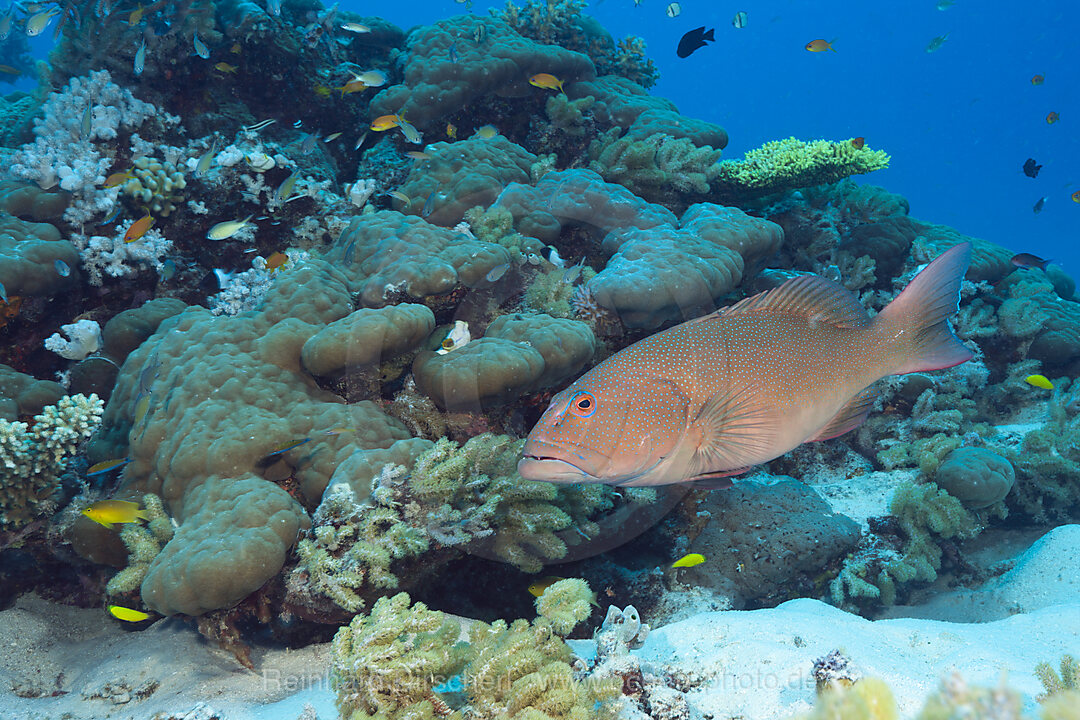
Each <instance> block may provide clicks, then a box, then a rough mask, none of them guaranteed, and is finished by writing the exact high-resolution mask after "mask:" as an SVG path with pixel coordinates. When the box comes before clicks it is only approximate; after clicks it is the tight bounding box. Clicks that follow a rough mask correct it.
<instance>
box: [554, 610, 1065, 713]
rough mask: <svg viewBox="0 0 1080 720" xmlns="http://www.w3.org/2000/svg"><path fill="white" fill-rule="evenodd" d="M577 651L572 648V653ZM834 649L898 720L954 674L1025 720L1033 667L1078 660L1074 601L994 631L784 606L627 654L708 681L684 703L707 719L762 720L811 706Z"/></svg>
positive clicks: (690, 630) (688, 625)
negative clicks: (1021, 700)
mask: <svg viewBox="0 0 1080 720" xmlns="http://www.w3.org/2000/svg"><path fill="white" fill-rule="evenodd" d="M578 642H581V641H572V643H571V644H573V645H575V649H579V647H578ZM580 649H581V650H582V651H584V652H588V650H587V648H586V647H581V648H580ZM834 649H841V650H842V651H843V652H844V653H845V654H847V655H848V656H849V657H850V658H851V659H852V661H853V664H854V666H855V667H856V668H857V669H858V670H859V671H861V673H862V674H863V675H864V676H876V677H880V678H882V679H883V680H885V682H886V683H888V685H889V687H890V688H891V689H892V691H893V693H894V695H895V696H896V700H897V703H898V705H899V706H900V710H901V714H902V715H903V716H905V717H912V716H914V715H915V713H916V712H917V711H918V709H919V708H921V706H922V704H923V702H924V701H925V699H926V697H927V696H928V695H930V694H931V693H932V692H933V691H934V690H936V689H937V687H938V685H939V683H940V681H941V679H942V677H943V676H946V675H948V674H949V673H951V672H954V671H956V672H959V673H960V674H961V675H962V676H963V677H964V678H965V680H967V681H968V683H969V684H973V685H980V684H981V685H988V686H996V685H997V684H998V683H999V682H1000V681H1001V680H1002V679H1003V678H1004V679H1005V680H1006V681H1007V683H1008V685H1009V686H1010V687H1011V688H1013V689H1015V690H1017V691H1019V692H1021V693H1023V694H1024V696H1025V703H1026V705H1027V706H1028V708H1027V709H1028V711H1029V712H1032V711H1033V710H1034V705H1035V702H1034V700H1033V698H1034V696H1035V695H1037V694H1038V693H1040V692H1042V686H1041V685H1040V684H1039V681H1038V679H1037V678H1036V677H1035V675H1034V673H1033V670H1034V667H1035V665H1036V664H1037V663H1039V662H1042V661H1051V662H1053V663H1055V664H1056V662H1057V660H1058V659H1059V658H1060V657H1061V656H1062V655H1063V654H1065V653H1071V654H1074V655H1076V654H1078V653H1080V602H1078V603H1077V604H1073V605H1060V606H1054V607H1048V608H1044V609H1042V610H1038V611H1036V612H1033V613H1031V614H1028V615H1016V616H1013V617H1010V618H1008V619H1006V620H999V621H996V622H993V623H983V624H959V623H947V622H939V621H933V620H917V619H908V618H903V619H894V620H878V621H870V620H866V619H864V618H861V617H859V616H857V615H852V614H849V613H846V612H844V611H842V610H839V609H838V608H835V607H833V606H831V605H827V604H825V603H823V602H820V601H817V600H809V599H802V600H792V601H789V602H786V603H784V604H783V605H780V606H779V607H776V608H771V609H767V610H751V611H737V610H731V611H726V612H718V613H709V614H702V615H697V616H695V617H693V618H690V619H688V620H684V621H682V622H678V623H675V624H673V625H668V626H665V627H662V628H660V629H658V630H656V631H654V632H653V633H652V634H651V635H649V638H648V640H647V641H646V643H645V646H644V647H643V648H642V649H641V650H638V651H636V653H635V654H636V655H638V656H639V657H640V658H641V659H642V660H643V664H644V665H650V666H651V667H652V669H653V670H654V671H661V672H662V671H663V670H668V669H674V670H682V671H686V672H689V673H703V674H705V675H706V676H712V677H711V679H709V680H708V681H707V682H706V683H705V684H704V685H702V686H701V687H699V688H697V689H695V690H692V691H691V692H689V693H688V694H687V696H686V699H687V700H688V702H689V704H690V706H691V708H692V709H694V710H696V711H697V712H698V713H701V714H702V715H704V716H705V717H709V714H711V716H712V717H714V718H731V717H741V718H747V720H765V719H773V718H785V717H789V716H790V715H792V714H795V713H799V712H805V711H807V710H809V709H810V708H811V707H812V703H813V700H814V694H815V689H814V680H813V678H812V676H811V670H812V667H813V663H814V660H816V659H817V658H820V657H823V656H824V655H826V654H827V653H829V652H830V651H831V650H834ZM646 669H647V668H646ZM694 716H695V717H700V715H696V714H695V715H694Z"/></svg>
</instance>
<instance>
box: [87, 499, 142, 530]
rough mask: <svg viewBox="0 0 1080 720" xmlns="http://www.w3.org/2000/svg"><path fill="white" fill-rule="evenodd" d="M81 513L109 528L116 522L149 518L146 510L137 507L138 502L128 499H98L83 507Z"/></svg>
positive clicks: (130, 521) (129, 521) (131, 521)
mask: <svg viewBox="0 0 1080 720" xmlns="http://www.w3.org/2000/svg"><path fill="white" fill-rule="evenodd" d="M82 514H83V515H85V516H86V517H88V518H90V519H91V520H93V521H94V522H96V523H98V524H100V525H104V526H105V527H107V528H109V529H110V530H112V527H113V525H115V524H117V523H133V522H138V521H139V520H149V519H150V518H149V516H148V515H147V514H146V510H143V509H141V508H140V507H139V503H137V502H131V501H130V500H98V501H97V502H96V503H94V504H93V505H89V506H87V507H85V508H83V511H82Z"/></svg>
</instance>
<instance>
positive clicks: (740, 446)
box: [687, 386, 776, 481]
mask: <svg viewBox="0 0 1080 720" xmlns="http://www.w3.org/2000/svg"><path fill="white" fill-rule="evenodd" d="M690 428H691V430H692V433H691V435H692V436H693V437H694V438H695V439H696V448H695V449H694V452H693V455H692V457H691V458H690V463H689V466H688V467H687V480H690V481H695V480H698V479H700V480H706V479H708V478H718V477H724V476H727V475H737V474H739V473H741V472H744V471H746V470H747V469H748V468H750V467H753V466H754V465H757V464H758V463H760V462H763V461H764V460H767V459H770V453H769V448H770V447H771V446H772V443H773V439H774V437H775V435H776V432H775V428H774V423H773V422H772V421H771V419H770V418H769V416H768V413H767V412H766V411H765V408H763V407H762V406H761V404H760V403H759V402H757V398H756V393H755V388H753V387H752V386H746V387H743V388H740V389H738V390H733V391H724V392H719V393H717V394H715V395H713V396H712V397H711V398H709V400H708V401H707V402H706V403H705V404H704V405H702V406H701V411H700V412H698V415H697V417H696V418H695V419H694V421H693V422H692V423H691V425H690Z"/></svg>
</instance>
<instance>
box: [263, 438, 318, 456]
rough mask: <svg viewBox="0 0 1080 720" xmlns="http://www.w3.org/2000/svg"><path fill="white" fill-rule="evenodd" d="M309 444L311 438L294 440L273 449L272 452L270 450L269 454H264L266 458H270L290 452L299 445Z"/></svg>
mask: <svg viewBox="0 0 1080 720" xmlns="http://www.w3.org/2000/svg"><path fill="white" fill-rule="evenodd" d="M309 442H311V438H304V439H303V440H294V441H292V442H289V443H286V444H284V445H281V446H279V447H276V448H274V449H273V450H271V451H270V452H268V453H267V454H266V457H268V458H272V457H274V456H275V455H280V454H281V453H286V452H289V451H290V450H293V449H295V448H298V447H300V446H301V445H304V444H306V443H309Z"/></svg>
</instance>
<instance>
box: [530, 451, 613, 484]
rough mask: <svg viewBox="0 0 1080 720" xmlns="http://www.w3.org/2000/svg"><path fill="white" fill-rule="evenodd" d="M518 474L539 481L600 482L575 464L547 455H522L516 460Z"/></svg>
mask: <svg viewBox="0 0 1080 720" xmlns="http://www.w3.org/2000/svg"><path fill="white" fill-rule="evenodd" d="M517 470H518V474H519V475H521V477H522V478H524V479H525V480H537V481H541V482H566V483H581V482H601V480H600V479H599V478H597V477H594V476H592V475H590V474H589V473H587V472H585V471H584V470H582V469H581V468H579V467H578V466H577V465H574V464H573V463H571V462H567V461H566V460H563V459H562V458H557V457H551V456H549V455H522V457H521V460H518V466H517Z"/></svg>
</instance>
